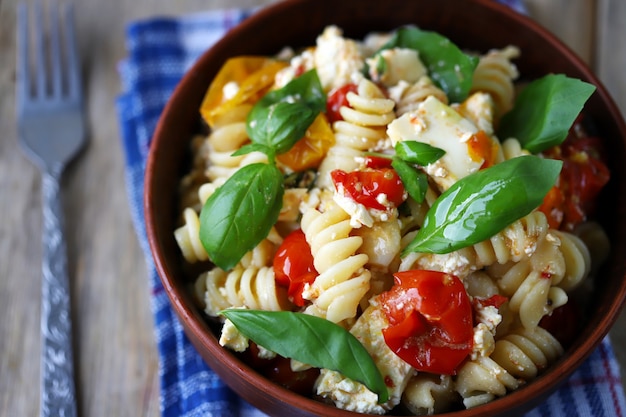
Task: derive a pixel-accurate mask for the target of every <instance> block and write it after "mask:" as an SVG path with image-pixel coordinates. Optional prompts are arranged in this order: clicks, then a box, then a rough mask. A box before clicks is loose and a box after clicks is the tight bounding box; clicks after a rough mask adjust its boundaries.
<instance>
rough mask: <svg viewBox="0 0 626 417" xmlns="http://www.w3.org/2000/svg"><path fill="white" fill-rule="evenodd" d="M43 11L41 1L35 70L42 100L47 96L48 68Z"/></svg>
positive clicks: (37, 4) (38, 13)
mask: <svg viewBox="0 0 626 417" xmlns="http://www.w3.org/2000/svg"><path fill="white" fill-rule="evenodd" d="M43 25H44V23H43V11H42V6H41V1H36V2H35V45H36V46H35V47H36V48H37V49H36V51H37V55H36V59H35V62H34V64H35V68H36V70H37V84H36V85H37V91H36V94H37V97H39V98H40V99H42V98H44V97H45V96H46V94H47V86H46V78H47V77H46V68H47V67H48V65H47V60H46V45H45V43H46V41H45V35H44V27H43Z"/></svg>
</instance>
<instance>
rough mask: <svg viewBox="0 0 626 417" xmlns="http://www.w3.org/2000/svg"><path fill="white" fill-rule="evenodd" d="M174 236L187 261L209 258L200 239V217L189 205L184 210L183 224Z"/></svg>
mask: <svg viewBox="0 0 626 417" xmlns="http://www.w3.org/2000/svg"><path fill="white" fill-rule="evenodd" d="M174 238H175V239H176V243H178V247H179V248H180V250H181V252H182V254H183V257H184V258H185V260H186V261H187V262H190V263H195V262H199V261H206V260H207V259H209V255H208V254H207V252H206V250H205V249H204V246H202V242H201V241H200V219H199V218H198V213H196V211H195V210H194V209H192V208H189V207H187V208H186V209H185V210H183V225H182V226H180V227H178V228H177V229H176V230H174Z"/></svg>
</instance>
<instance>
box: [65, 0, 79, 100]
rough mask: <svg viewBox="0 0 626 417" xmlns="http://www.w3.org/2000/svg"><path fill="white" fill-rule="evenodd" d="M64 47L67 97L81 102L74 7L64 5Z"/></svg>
mask: <svg viewBox="0 0 626 417" xmlns="http://www.w3.org/2000/svg"><path fill="white" fill-rule="evenodd" d="M64 21H65V45H66V51H67V54H66V57H67V71H66V73H67V84H68V93H69V96H70V97H72V98H74V99H79V100H82V91H81V89H82V85H81V76H80V58H79V56H78V50H77V45H76V35H75V33H74V5H73V4H72V3H68V4H66V5H65V19H64Z"/></svg>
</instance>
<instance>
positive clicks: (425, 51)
mask: <svg viewBox="0 0 626 417" xmlns="http://www.w3.org/2000/svg"><path fill="white" fill-rule="evenodd" d="M394 47H399V48H410V49H414V50H416V51H418V53H419V57H420V60H421V61H422V62H423V63H424V65H426V68H427V69H428V73H429V75H430V78H431V79H432V80H433V82H434V83H435V84H437V85H438V86H439V87H440V88H441V89H442V90H443V91H444V92H445V93H446V95H447V96H448V98H449V99H450V101H451V102H453V103H460V102H461V101H463V100H464V99H465V98H466V97H467V95H468V94H469V90H470V88H471V86H472V77H473V75H474V70H475V69H476V66H477V65H478V58H477V57H473V56H469V55H466V54H465V53H463V51H461V50H460V49H459V48H458V47H457V46H456V45H455V44H454V43H452V42H451V41H450V40H449V39H448V38H446V37H444V36H442V35H440V34H438V33H436V32H430V31H424V30H421V29H418V28H416V27H404V28H400V29H398V30H397V31H396V32H395V33H394V35H393V37H392V38H391V39H390V40H389V42H387V44H385V45H384V46H383V48H382V49H390V48H394Z"/></svg>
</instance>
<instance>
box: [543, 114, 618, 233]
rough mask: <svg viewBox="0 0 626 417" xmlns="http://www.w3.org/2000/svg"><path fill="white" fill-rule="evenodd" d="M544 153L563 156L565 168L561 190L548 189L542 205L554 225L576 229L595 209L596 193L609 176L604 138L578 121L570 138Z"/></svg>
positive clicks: (555, 157)
mask: <svg viewBox="0 0 626 417" xmlns="http://www.w3.org/2000/svg"><path fill="white" fill-rule="evenodd" d="M545 154H546V156H547V157H549V158H554V159H560V160H562V161H563V168H562V169H561V174H560V176H559V181H558V184H557V187H558V190H552V191H551V192H549V193H548V195H546V198H545V199H544V203H543V204H542V206H541V207H540V208H539V209H540V210H541V211H543V212H544V213H545V214H546V216H547V217H548V220H549V221H550V226H551V227H553V228H560V229H564V230H573V229H574V228H575V227H576V226H577V225H578V224H579V223H581V222H583V221H585V220H586V219H587V217H588V215H589V214H591V213H593V211H594V210H595V206H596V204H597V197H598V195H599V194H600V191H602V188H604V186H605V185H606V183H607V182H608V181H609V179H610V172H609V168H608V167H607V165H606V163H605V152H604V149H603V146H602V142H601V141H600V139H598V138H596V137H592V136H588V135H587V133H586V132H585V130H584V129H583V127H582V125H581V124H580V122H577V124H574V126H573V127H572V129H570V133H569V135H568V137H567V139H566V140H565V141H564V142H563V143H562V144H561V145H559V146H555V147H553V148H551V149H549V150H548V151H546V152H545ZM559 192H560V193H559Z"/></svg>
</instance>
